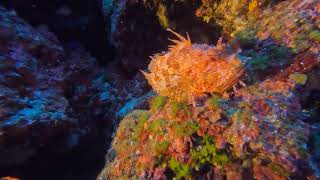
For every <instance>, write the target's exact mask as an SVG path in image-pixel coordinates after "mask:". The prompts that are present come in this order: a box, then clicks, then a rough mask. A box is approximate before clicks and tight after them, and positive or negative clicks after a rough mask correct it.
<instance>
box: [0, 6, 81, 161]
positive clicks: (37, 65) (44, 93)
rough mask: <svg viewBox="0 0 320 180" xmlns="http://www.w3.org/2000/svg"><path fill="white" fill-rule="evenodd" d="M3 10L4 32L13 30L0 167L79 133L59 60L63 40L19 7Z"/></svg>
mask: <svg viewBox="0 0 320 180" xmlns="http://www.w3.org/2000/svg"><path fill="white" fill-rule="evenodd" d="M0 11H1V13H0V19H1V20H0V29H1V30H0V31H1V32H6V31H7V30H10V31H12V34H10V36H7V38H6V39H2V40H3V42H2V43H1V48H0V49H1V50H0V52H1V53H0V59H1V61H0V64H1V65H0V68H1V75H0V79H1V81H0V92H1V95H0V99H1V106H0V107H1V108H0V109H1V114H0V119H1V121H0V131H1V137H0V141H1V146H0V149H1V150H0V151H1V153H0V154H1V158H0V159H1V160H0V165H9V164H10V165H15V164H20V163H22V162H24V161H25V160H27V159H28V158H30V157H31V156H33V155H35V154H36V152H37V149H38V148H39V147H44V146H46V145H47V144H48V143H50V141H52V140H53V139H54V138H57V137H63V136H65V137H68V136H69V135H71V134H72V133H75V132H76V131H75V129H76V128H75V127H76V126H77V121H76V120H75V119H74V118H72V117H71V116H70V115H69V114H68V109H67V108H68V106H69V104H68V101H67V100H66V98H65V97H64V96H63V92H64V90H63V80H64V79H63V74H64V72H63V70H64V67H63V66H60V65H59V62H61V61H63V58H64V54H63V53H64V51H63V48H62V47H61V46H60V44H59V42H58V40H57V39H56V38H55V36H54V35H51V34H50V33H49V32H46V33H43V32H39V31H37V30H35V29H34V28H32V27H31V26H30V25H29V24H27V23H26V22H24V21H23V20H22V19H20V18H18V17H17V16H16V13H15V12H14V11H7V10H6V9H4V8H2V7H0ZM61 145H62V144H61ZM59 148H61V147H59ZM65 148H68V147H65Z"/></svg>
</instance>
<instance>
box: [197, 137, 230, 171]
mask: <svg viewBox="0 0 320 180" xmlns="http://www.w3.org/2000/svg"><path fill="white" fill-rule="evenodd" d="M219 151H220V152H219ZM191 157H192V161H193V166H194V167H195V169H199V168H200V166H202V165H205V164H213V165H215V166H218V167H220V168H221V167H224V165H226V164H227V163H228V162H230V160H229V158H228V156H227V155H226V153H224V152H223V151H221V150H218V149H217V148H216V147H215V144H214V139H213V138H212V137H210V136H204V137H203V139H202V142H201V144H200V145H199V146H197V147H195V148H193V149H191Z"/></svg>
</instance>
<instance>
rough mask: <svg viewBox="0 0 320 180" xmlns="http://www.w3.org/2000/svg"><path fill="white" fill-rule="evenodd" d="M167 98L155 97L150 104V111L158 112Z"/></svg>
mask: <svg viewBox="0 0 320 180" xmlns="http://www.w3.org/2000/svg"><path fill="white" fill-rule="evenodd" d="M167 100H168V98H167V97H165V96H156V97H154V98H153V99H152V100H151V102H150V109H151V111H158V110H160V109H161V108H162V107H163V106H164V105H165V104H166V103H167Z"/></svg>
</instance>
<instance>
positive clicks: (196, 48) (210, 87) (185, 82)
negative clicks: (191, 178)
mask: <svg viewBox="0 0 320 180" xmlns="http://www.w3.org/2000/svg"><path fill="white" fill-rule="evenodd" d="M169 31H170V32H172V33H173V34H174V35H176V36H177V37H178V38H179V40H171V39H170V40H171V41H172V42H174V43H175V44H174V45H172V46H170V48H169V51H168V52H166V53H162V54H155V55H154V57H152V60H151V62H150V64H149V67H148V68H149V71H150V73H146V72H143V73H144V75H145V77H146V79H147V80H148V82H149V84H150V85H151V86H152V88H153V89H154V90H155V91H156V92H157V93H158V94H160V95H162V96H167V97H170V98H172V99H174V100H177V101H188V100H189V99H190V97H194V96H201V95H203V94H204V93H210V94H212V93H218V94H223V93H225V92H226V91H227V90H229V89H230V88H232V87H233V86H234V85H235V84H236V83H237V82H238V81H239V78H240V77H241V75H242V74H243V73H244V71H245V68H244V63H243V62H241V60H240V58H239V57H238V55H237V54H236V53H234V52H232V50H231V48H230V47H228V46H227V45H225V44H222V43H221V41H220V40H219V42H218V44H217V46H210V45H207V44H192V43H191V40H190V37H189V35H187V38H184V37H183V36H181V35H180V34H178V33H176V32H174V31H172V30H169Z"/></svg>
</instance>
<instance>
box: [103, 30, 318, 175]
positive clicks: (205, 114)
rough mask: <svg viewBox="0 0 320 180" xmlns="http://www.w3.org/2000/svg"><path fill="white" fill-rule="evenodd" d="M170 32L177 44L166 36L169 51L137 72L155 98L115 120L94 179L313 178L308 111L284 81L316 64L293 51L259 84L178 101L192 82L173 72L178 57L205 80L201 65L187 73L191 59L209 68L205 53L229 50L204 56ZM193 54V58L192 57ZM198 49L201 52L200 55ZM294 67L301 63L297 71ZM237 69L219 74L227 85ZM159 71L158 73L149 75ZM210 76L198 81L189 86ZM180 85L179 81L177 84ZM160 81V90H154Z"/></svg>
mask: <svg viewBox="0 0 320 180" xmlns="http://www.w3.org/2000/svg"><path fill="white" fill-rule="evenodd" d="M176 35H177V36H178V37H179V38H180V41H175V40H173V41H174V42H175V43H176V45H173V46H172V47H171V50H170V51H169V52H164V53H162V54H159V55H156V56H155V58H154V59H153V60H152V61H151V64H150V67H151V68H150V71H151V72H150V74H147V73H145V75H146V78H147V79H148V80H149V83H150V85H151V86H152V88H153V89H154V90H155V91H156V93H159V96H155V97H154V98H153V99H152V100H151V101H150V107H149V110H135V111H133V112H131V113H130V114H128V115H127V116H126V117H124V119H123V120H122V121H121V122H120V124H119V128H118V129H117V132H116V134H115V137H114V139H113V141H112V147H111V149H110V150H109V152H108V155H107V163H106V165H105V168H104V169H103V170H102V172H101V173H100V175H99V177H98V179H99V180H105V179H119V178H128V179H133V178H137V179H155V178H157V179H171V178H176V179H183V178H185V179H188V178H195V179H197V178H208V179H211V178H213V177H217V178H219V177H223V176H224V177H227V179H242V178H243V179H246V178H249V179H251V178H258V179H265V178H266V179H287V178H299V177H300V176H301V175H304V176H308V177H314V176H316V175H317V174H316V172H317V169H319V167H317V166H318V165H317V163H311V164H310V163H309V162H314V161H315V159H314V157H313V156H312V154H311V153H312V149H311V148H310V147H309V146H308V142H309V136H310V133H311V132H310V131H311V125H310V124H308V123H307V119H308V116H305V112H304V110H303V108H302V105H301V102H300V97H301V94H299V91H298V90H299V88H298V87H299V86H301V84H299V83H300V82H296V81H292V80H291V79H290V74H292V73H307V72H308V71H310V70H311V69H312V68H313V67H315V66H316V65H317V64H318V63H319V61H318V59H317V58H316V56H314V55H311V56H309V55H305V56H303V55H300V56H299V55H298V56H296V58H292V59H290V60H287V61H288V62H291V65H289V66H288V67H287V68H286V69H285V70H282V71H279V72H277V73H274V74H273V76H272V77H270V78H268V79H266V80H264V81H258V82H254V83H253V84H252V85H249V86H245V85H243V86H244V87H242V88H240V89H238V90H236V89H235V90H234V92H233V93H232V94H233V96H229V97H228V96H221V94H222V93H221V92H217V91H215V89H210V90H208V91H204V93H208V95H205V96H200V97H198V98H197V101H198V102H197V103H192V102H190V101H185V99H188V98H190V96H192V95H193V94H192V93H186V90H185V89H183V87H193V85H194V83H195V81H196V80H194V81H189V80H188V79H187V78H189V77H187V76H186V75H183V76H181V77H180V76H179V75H180V74H179V72H180V69H179V68H181V67H180V66H179V65H180V64H183V63H184V62H189V61H188V60H186V58H190V61H191V60H193V61H194V62H193V63H195V64H192V63H188V64H191V66H192V67H188V66H187V65H188V64H186V66H187V68H185V69H186V71H187V72H189V74H191V75H192V77H197V80H198V79H201V78H206V77H208V75H203V74H201V73H204V72H206V71H204V70H202V69H201V68H200V69H201V71H200V72H199V76H200V77H198V76H197V75H198V74H196V75H194V74H192V70H194V71H195V70H197V69H196V67H198V66H200V67H201V65H202V64H201V61H198V59H199V57H201V58H203V59H206V58H208V59H210V60H211V61H210V62H207V63H205V64H204V65H203V66H204V67H210V63H213V62H214V60H216V61H218V60H219V58H216V56H212V54H215V55H220V56H218V57H224V56H223V55H224V54H225V55H226V54H228V52H230V51H229V47H227V46H221V45H218V46H217V47H215V48H216V49H218V50H219V51H217V52H216V51H213V52H212V53H210V51H209V50H210V49H211V48H213V47H211V46H208V45H206V44H203V45H201V44H191V41H190V39H189V38H187V39H185V38H183V37H182V36H180V35H179V34H176ZM201 47H202V48H201ZM192 48H193V49H192ZM213 49H214V48H213ZM206 50H207V51H206ZM180 51H181V52H183V53H181V52H180ZM193 51H195V52H197V53H199V54H200V55H198V56H193V54H192V53H193ZM202 51H204V52H206V53H200V52H202ZM175 53H176V54H177V55H176V54H175ZM231 54H232V53H231ZM184 55H185V56H186V58H184ZM188 55H189V57H188ZM180 57H183V58H180ZM212 57H213V58H212ZM226 57H228V56H226ZM231 57H233V58H222V59H223V60H230V61H231V62H232V60H234V59H235V60H237V58H236V55H234V56H231ZM299 57H304V58H299ZM308 57H309V58H308ZM310 57H314V58H310ZM170 58H171V59H170ZM167 59H170V60H168V61H166V60H167ZM308 59H309V60H311V61H309V60H308ZM156 61H159V62H161V63H159V64H157V63H158V62H156ZM197 62H199V63H198V64H197ZM219 62H220V61H219ZM237 62H238V63H237ZM300 62H308V63H306V64H304V63H302V64H301V63H300ZM179 63H180V64H179ZM239 63H240V64H241V61H240V60H239V59H238V61H236V63H235V64H234V65H235V66H236V67H239ZM215 65H216V66H218V67H220V68H222V69H219V71H222V72H223V71H226V72H229V70H230V67H229V66H227V65H226V66H223V65H220V64H218V63H217V64H215ZM237 65H238V66H237ZM300 66H301V67H302V68H297V67H300ZM240 67H241V66H240ZM223 68H225V69H223ZM213 69H214V68H213ZM188 70H189V71H188ZM209 70H210V69H209ZM209 70H207V71H209ZM231 70H232V68H231ZM236 72H239V71H236ZM239 74H240V75H241V73H231V77H234V78H227V79H222V78H221V79H222V80H225V81H226V84H232V85H234V84H235V82H236V81H237V80H238V75H239ZM161 75H162V76H165V77H157V76H161ZM202 75H203V76H202ZM227 77H229V76H227ZM183 78H185V79H187V80H185V79H183ZM172 79H173V80H172ZM180 81H181V82H180ZM212 81H214V80H211V81H208V82H206V81H203V84H198V85H197V86H196V87H195V88H198V87H199V86H201V85H203V86H206V85H208V83H209V82H212ZM216 81H219V80H216ZM182 82H183V83H185V84H183V85H181V84H179V83H182ZM215 83H216V82H215ZM161 85H164V87H162V88H163V89H161V90H159V89H158V88H159V87H158V86H161ZM165 85H167V86H165ZM209 85H211V84H209ZM171 86H172V87H173V88H172V89H170V88H168V89H170V90H169V91H166V90H167V89H166V87H171ZM191 89H192V88H191ZM173 91H175V92H173ZM226 91H227V89H226V90H225V91H224V92H226ZM163 92H169V93H167V94H166V93H163ZM200 92H201V91H200ZM170 93H174V94H173V95H172V94H170ZM210 93H211V94H210ZM230 94H231V93H230ZM165 96H168V97H165ZM180 96H181V97H183V98H179V97H180ZM181 100H182V101H181ZM314 146H317V145H314ZM212 172H214V173H212Z"/></svg>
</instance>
